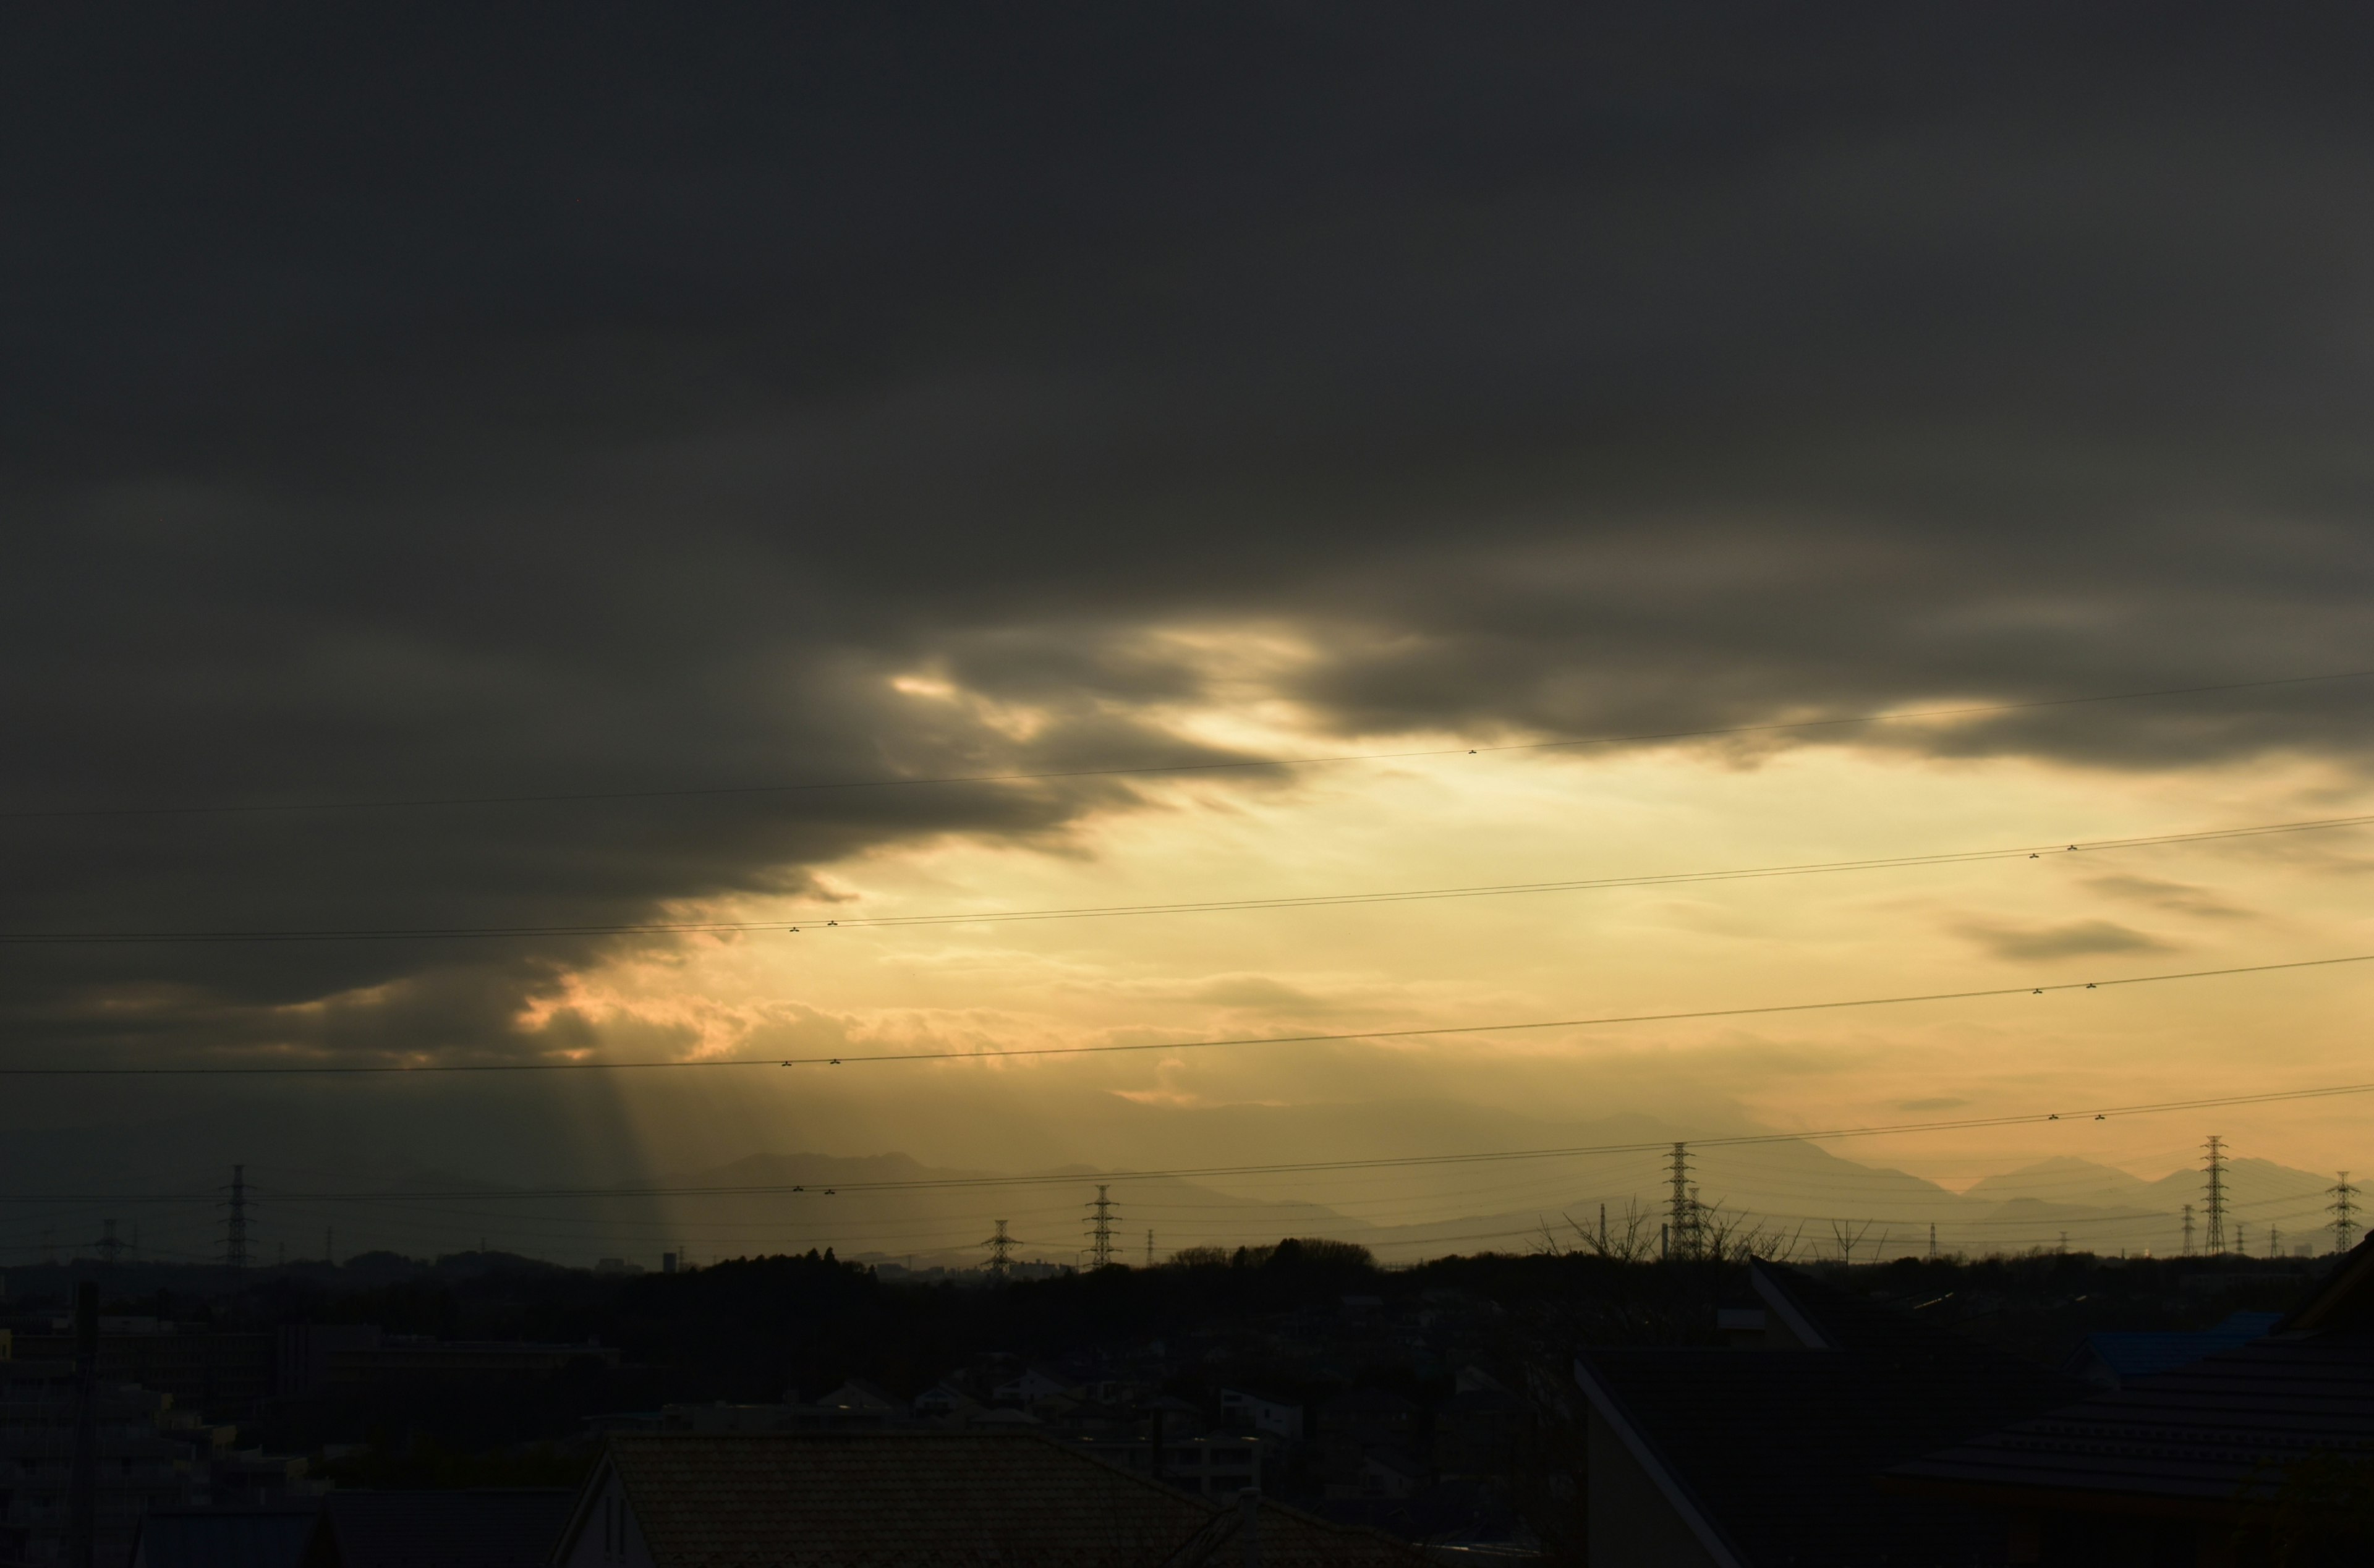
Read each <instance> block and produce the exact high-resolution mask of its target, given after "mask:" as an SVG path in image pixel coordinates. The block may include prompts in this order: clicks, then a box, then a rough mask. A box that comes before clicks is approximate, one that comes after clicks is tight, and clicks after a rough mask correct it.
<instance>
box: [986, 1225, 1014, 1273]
mask: <svg viewBox="0 0 2374 1568" xmlns="http://www.w3.org/2000/svg"><path fill="white" fill-rule="evenodd" d="M981 1246H985V1247H987V1248H989V1279H990V1282H991V1283H992V1284H996V1285H1002V1284H1004V1283H1005V1277H1006V1274H1007V1273H1008V1271H1009V1270H1012V1269H1013V1267H1014V1238H1013V1237H1012V1236H1010V1235H1006V1234H1005V1221H1004V1220H1000V1221H998V1222H997V1234H996V1235H993V1236H992V1237H990V1238H989V1239H988V1240H987V1241H985V1242H982V1243H981Z"/></svg>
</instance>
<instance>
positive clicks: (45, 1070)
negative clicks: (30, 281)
mask: <svg viewBox="0 0 2374 1568" xmlns="http://www.w3.org/2000/svg"><path fill="white" fill-rule="evenodd" d="M2366 963H2374V953H2358V954H2347V955H2345V956H2343V957H2338V958H2300V959H2294V960H2291V961H2289V962H2286V963H2282V964H2238V965H2230V966H2228V967H2227V968H2223V969H2187V970H2181V971H2177V972H2172V973H2169V974H2164V975H2126V976H2121V977H2118V978H2115V979H2108V980H2055V981H2050V982H2047V983H2045V984H2042V985H2034V986H1990V987H1986V988H1984V989H1977V990H1965V991H1922V992H1917V993H1912V994H1908V995H1903V996H1875V997H1850V998H1844V999H1840V1000H1832V1001H1791V1002H1765V1003H1760V1004H1757V1005H1756V1006H1751V1007H1709V1008H1695V1009H1691V1010H1688V1011H1686V1012H1627V1013H1608V1014H1603V1015H1601V1016H1599V1017H1595V1018H1545V1019H1534V1020H1527V1021H1525V1022H1522V1023H1513V1024H1428V1025H1424V1026H1416V1027H1411V1028H1405V1029H1352V1030H1346V1031H1344V1032H1342V1033H1339V1034H1332V1035H1255V1036H1241V1037H1239V1038H1234V1039H1224V1040H1161V1041H1150V1042H1145V1041H1141V1042H1132V1043H1125V1044H1118V1045H1107V1046H1022V1047H1016V1048H1014V1049H1011V1050H1000V1051H879V1052H875V1053H872V1054H867V1055H860V1054H857V1053H850V1054H847V1055H842V1056H811V1057H782V1058H774V1057H686V1058H674V1059H663V1060H644V1061H499V1062H424V1063H417V1064H414V1065H410V1066H405V1065H399V1064H394V1063H388V1064H373V1063H358V1062H338V1063H327V1062H324V1063H310V1064H296V1063H273V1064H268V1065H266V1064H235V1065H231V1066H222V1065H217V1066H212V1067H13V1066H12V1067H0V1077H7V1078H188V1077H200V1078H203V1077H356V1076H374V1077H387V1076H392V1075H395V1074H401V1073H425V1072H448V1073H451V1072H464V1073H468V1072H620V1071H652V1070H658V1069H663V1068H665V1069H677V1068H683V1069H697V1068H736V1067H770V1066H774V1067H843V1066H864V1065H869V1064H873V1063H880V1062H900V1061H1006V1060H1011V1059H1017V1058H1021V1057H1072V1056H1111V1055H1115V1054H1119V1053H1122V1052H1144V1051H1193V1050H1212V1049H1217V1048H1220V1047H1240V1046H1306V1045H1326V1044H1340V1043H1345V1042H1349V1041H1357V1040H1406V1039H1417V1038H1421V1037H1426V1036H1458V1035H1505V1034H1514V1033H1518V1032H1521V1031H1525V1030H1533V1029H1593V1028H1604V1027H1606V1026H1609V1025H1612V1024H1672V1023H1681V1022H1686V1021H1689V1020H1694V1019H1706V1018H1752V1017H1760V1016H1769V1015H1773V1014H1778V1013H1790V1012H1839V1011H1841V1010H1843V1009H1847V1008H1856V1007H1902V1006H1908V1005H1910V1004H1911V1003H1914V1002H1927V1001H1976V1000H1986V999H1989V998H1993V997H2006V996H2043V995H2045V994H2046V993H2048V992H2058V991H2092V990H2110V989H2113V988H2115V987H2121V986H2150V985H2159V984H2162V983H2164V982H2167V981H2170V980H2207V979H2217V978H2223V977H2228V976H2234V975H2269V974H2276V973H2279V972H2283V971H2286V970H2294V969H2322V968H2330V967H2333V965H2342V964H2366Z"/></svg>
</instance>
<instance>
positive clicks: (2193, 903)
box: [2086, 875, 2257, 920]
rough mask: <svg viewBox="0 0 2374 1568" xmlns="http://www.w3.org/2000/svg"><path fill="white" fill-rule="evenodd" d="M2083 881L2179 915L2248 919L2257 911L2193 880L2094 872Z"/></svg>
mask: <svg viewBox="0 0 2374 1568" xmlns="http://www.w3.org/2000/svg"><path fill="white" fill-rule="evenodd" d="M2086 886H2087V887H2090V888H2092V889H2093V890H2094V891H2095V892H2097V893H2100V894H2104V895H2108V896H2110V897H2112V898H2123V899H2127V900H2130V901H2132V902H2133V903H2137V904H2147V905H2150V906H2151V907H2154V908H2157V909H2166V910H2168V911H2170V912H2172V913H2175V914H2179V915H2192V916H2195V917H2197V918H2199V919H2212V920H2247V919H2255V918H2256V914H2257V912H2256V911H2255V910H2251V909H2246V908H2244V907H2241V906H2240V905H2239V904H2235V903H2233V902H2232V901H2230V900H2228V899H2225V898H2221V897H2219V896H2218V895H2216V894H2215V892H2213V891H2212V890H2210V889H2208V888H2205V887H2199V886H2195V885H2194V884H2193V883H2184V882H2169V881H2167V880H2166V879H2165V878H2161V877H2155V876H2125V875H2111V876H2093V877H2087V878H2086Z"/></svg>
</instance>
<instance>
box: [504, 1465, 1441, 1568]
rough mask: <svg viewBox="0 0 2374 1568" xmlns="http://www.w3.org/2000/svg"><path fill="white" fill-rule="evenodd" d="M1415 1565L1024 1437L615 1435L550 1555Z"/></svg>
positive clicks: (1286, 1514)
mask: <svg viewBox="0 0 2374 1568" xmlns="http://www.w3.org/2000/svg"><path fill="white" fill-rule="evenodd" d="M1255 1561H1258V1562H1260V1563H1262V1564H1263V1568H1416V1564H1418V1563H1421V1562H1424V1561H1426V1560H1425V1559H1424V1558H1422V1557H1420V1556H1419V1555H1418V1554H1417V1553H1416V1551H1414V1550H1412V1549H1411V1548H1408V1547H1406V1546H1404V1545H1402V1544H1400V1543H1399V1542H1396V1541H1393V1540H1392V1539H1388V1538H1386V1537H1384V1536H1381V1535H1379V1534H1376V1533H1374V1532H1371V1531H1368V1530H1363V1529H1357V1528H1350V1527H1343V1526H1336V1525H1330V1524H1328V1523H1326V1522H1324V1521H1322V1520H1319V1519H1315V1518H1312V1517H1311V1516H1310V1515H1305V1514H1302V1513H1299V1512H1298V1511H1296V1510H1294V1509H1290V1508H1286V1507H1282V1506H1280V1505H1279V1504H1275V1503H1272V1502H1269V1501H1267V1500H1265V1499H1263V1498H1262V1497H1260V1496H1259V1495H1258V1494H1257V1493H1254V1492H1245V1493H1244V1494H1242V1495H1241V1496H1240V1497H1237V1498H1229V1499H1215V1498H1205V1497H1199V1496H1196V1495H1193V1494H1192V1493H1189V1492H1182V1491H1181V1490H1179V1489H1177V1488H1175V1487H1169V1486H1165V1485H1162V1484H1161V1483H1159V1482H1158V1481H1155V1480H1151V1479H1149V1478H1147V1477H1145V1476H1142V1475H1136V1474H1133V1473H1132V1472H1131V1471H1129V1470H1127V1469H1122V1468H1121V1467H1119V1466H1117V1465H1111V1464H1107V1463H1105V1462H1104V1461H1102V1460H1100V1459H1099V1458H1097V1457H1095V1456H1093V1455H1091V1454H1089V1453H1087V1452H1086V1451H1084V1450H1083V1449H1081V1448H1079V1447H1077V1446H1075V1445H1068V1444H1064V1443H1059V1442H1056V1441H1054V1440H1052V1439H1050V1438H1046V1437H1042V1436H1039V1435H1036V1434H1031V1433H996V1434H991V1433H957V1432H941V1431H909V1432H882V1433H829V1434H828V1433H814V1434H799V1435H782V1436H752V1435H742V1436H731V1437H727V1436H718V1437H706V1436H676V1435H667V1434H660V1435H649V1436H644V1435H635V1436H629V1435H619V1436H616V1437H613V1438H612V1440H611V1444H610V1447H609V1450H608V1452H607V1453H606V1454H605V1457H604V1458H603V1460H602V1462H601V1464H600V1465H599V1466H597V1467H596V1469H595V1470H594V1472H593V1476H592V1477H591V1478H589V1480H587V1482H586V1484H585V1487H584V1489H583V1490H582V1492H580V1493H579V1494H578V1498H577V1501H576V1505H575V1509H574V1511H573V1513H572V1515H571V1516H570V1522H569V1524H568V1527H567V1528H566V1529H565V1530H564V1531H563V1533H562V1536H561V1539H560V1542H559V1544H558V1548H557V1549H556V1550H555V1551H554V1553H553V1555H552V1558H551V1562H552V1563H553V1564H554V1565H555V1568H696V1565H709V1564H715V1563H720V1562H765V1563H767V1564H769V1565H770V1568H840V1565H841V1564H846V1563H851V1562H886V1563H888V1562H895V1563H898V1564H899V1565H900V1568H958V1565H962V1568H977V1565H978V1564H981V1563H983V1562H1011V1563H1029V1564H1033V1565H1034V1568H1104V1565H1109V1564H1114V1563H1149V1564H1163V1565H1165V1568H1219V1565H1221V1564H1230V1565H1233V1564H1235V1563H1238V1562H1255Z"/></svg>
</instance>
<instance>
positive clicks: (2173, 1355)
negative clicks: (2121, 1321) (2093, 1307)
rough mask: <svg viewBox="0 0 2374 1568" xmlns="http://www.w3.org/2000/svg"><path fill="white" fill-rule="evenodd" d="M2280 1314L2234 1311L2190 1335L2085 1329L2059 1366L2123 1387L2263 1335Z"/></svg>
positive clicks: (2271, 1329) (2107, 1385) (2099, 1384)
mask: <svg viewBox="0 0 2374 1568" xmlns="http://www.w3.org/2000/svg"><path fill="white" fill-rule="evenodd" d="M2283 1318H2284V1315H2283V1314H2282V1313H2280V1312H2237V1313H2232V1314H2229V1315H2228V1316H2227V1318H2226V1320H2225V1321H2224V1322H2222V1323H2220V1324H2218V1325H2217V1326H2216V1327H2215V1328H2204V1329H2202V1330H2200V1331H2198V1332H2195V1333H2190V1334H2187V1333H2173V1334H2170V1333H2118V1332H2108V1333H2098V1334H2088V1335H2086V1339H2085V1341H2084V1342H2083V1343H2082V1344H2080V1345H2079V1346H2078V1347H2077V1349H2076V1351H2075V1352H2074V1353H2073V1354H2072V1355H2071V1356H2070V1358H2069V1362H2068V1364H2067V1365H2066V1366H2064V1367H2063V1369H2062V1370H2063V1371H2064V1372H2067V1373H2069V1374H2070V1375H2073V1376H2077V1377H2082V1378H2084V1379H2085V1380H2086V1382H2088V1383H2091V1384H2094V1385H2096V1386H2097V1387H2103V1388H2122V1387H2126V1385H2127V1384H2129V1383H2131V1382H2133V1380H2134V1379H2136V1378H2138V1377H2148V1376H2150V1375H2152V1374H2154V1373H2156V1372H2167V1371H2169V1370H2171V1369H2172V1368H2175V1367H2180V1366H2183V1365H2185V1364H2186V1363H2191V1362H2196V1361H2199V1360H2200V1359H2201V1358H2202V1357H2204V1356H2208V1355H2215V1354H2216V1353H2217V1352H2220V1351H2230V1350H2233V1349H2236V1348H2237V1347H2239V1346H2242V1345H2247V1344H2249V1343H2250V1342H2251V1340H2262V1339H2265V1338H2266V1337H2267V1335H2269V1334H2270V1333H2272V1332H2274V1328H2275V1325H2276V1324H2278V1323H2280V1322H2282V1321H2283Z"/></svg>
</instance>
